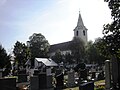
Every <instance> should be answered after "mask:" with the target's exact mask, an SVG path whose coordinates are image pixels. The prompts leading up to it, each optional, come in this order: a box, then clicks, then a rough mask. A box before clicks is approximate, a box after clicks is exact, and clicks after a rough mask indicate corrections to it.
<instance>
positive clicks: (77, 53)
mask: <svg viewBox="0 0 120 90" xmlns="http://www.w3.org/2000/svg"><path fill="white" fill-rule="evenodd" d="M70 49H71V55H72V56H73V59H74V60H75V62H76V63H80V62H83V61H84V59H85V45H84V42H83V41H82V40H81V39H80V38H77V37H74V38H73V40H72V43H71V45H70Z"/></svg>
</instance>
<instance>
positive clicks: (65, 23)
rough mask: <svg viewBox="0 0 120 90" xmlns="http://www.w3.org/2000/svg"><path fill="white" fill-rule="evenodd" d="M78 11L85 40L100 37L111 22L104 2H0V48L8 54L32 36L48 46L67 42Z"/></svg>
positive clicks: (13, 0) (82, 0) (71, 35)
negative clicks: (45, 40) (43, 39)
mask: <svg viewBox="0 0 120 90" xmlns="http://www.w3.org/2000/svg"><path fill="white" fill-rule="evenodd" d="M79 11H80V13H81V16H82V19H83V22H84V25H85V26H86V28H87V29H88V40H92V41H94V40H95V39H96V38H98V37H102V30H103V25H104V24H107V23H109V22H111V15H110V14H111V13H110V10H109V8H108V4H107V3H105V2H104V0H0V44H2V46H3V47H4V48H5V49H6V50H7V51H10V50H11V49H12V48H13V47H14V44H15V43H16V41H20V42H23V43H26V41H28V40H29V37H30V36H31V35H32V34H33V33H41V34H42V35H44V36H45V38H46V39H47V40H48V42H49V43H50V44H56V43H61V42H66V41H70V40H72V38H73V36H74V32H73V29H74V28H75V27H76V25H77V21H78V16H79Z"/></svg>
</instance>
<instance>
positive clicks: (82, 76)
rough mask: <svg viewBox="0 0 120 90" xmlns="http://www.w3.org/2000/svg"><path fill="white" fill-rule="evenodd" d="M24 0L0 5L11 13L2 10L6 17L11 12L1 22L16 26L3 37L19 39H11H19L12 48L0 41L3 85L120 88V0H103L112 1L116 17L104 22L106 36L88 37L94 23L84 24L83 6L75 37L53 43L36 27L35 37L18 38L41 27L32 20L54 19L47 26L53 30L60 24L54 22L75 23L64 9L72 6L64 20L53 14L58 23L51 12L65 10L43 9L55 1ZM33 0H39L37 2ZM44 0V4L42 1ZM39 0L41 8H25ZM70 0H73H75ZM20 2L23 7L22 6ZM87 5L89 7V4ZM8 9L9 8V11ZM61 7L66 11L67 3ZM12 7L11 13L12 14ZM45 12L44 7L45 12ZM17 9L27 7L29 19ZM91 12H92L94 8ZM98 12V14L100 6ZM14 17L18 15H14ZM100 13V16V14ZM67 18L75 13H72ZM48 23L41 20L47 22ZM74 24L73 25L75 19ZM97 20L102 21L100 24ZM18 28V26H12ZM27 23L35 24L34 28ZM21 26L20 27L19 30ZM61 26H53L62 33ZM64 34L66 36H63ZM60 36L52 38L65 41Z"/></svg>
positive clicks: (10, 89) (13, 89) (19, 89)
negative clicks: (27, 38) (5, 47)
mask: <svg viewBox="0 0 120 90" xmlns="http://www.w3.org/2000/svg"><path fill="white" fill-rule="evenodd" d="M23 1H24V0H23ZM23 1H19V2H18V1H17V0H14V2H16V3H13V2H12V3H11V2H10V1H9V0H2V1H0V7H2V8H1V9H0V11H1V10H2V13H4V14H6V15H4V14H1V16H0V17H1V18H2V17H3V16H7V18H6V17H3V18H2V19H3V21H1V23H0V25H1V26H2V28H3V27H4V28H6V29H4V30H7V29H11V30H9V32H10V35H12V36H10V39H9V38H8V36H9V35H6V32H4V34H5V35H4V34H3V35H2V34H1V37H2V39H4V38H5V39H6V41H10V40H11V39H13V41H12V40H11V42H14V40H16V43H15V45H14V48H13V47H12V48H11V49H10V50H8V52H9V53H8V52H6V50H5V49H4V48H3V47H2V44H1V42H0V90H120V1H119V0H103V2H107V3H108V7H109V9H110V12H111V19H112V22H109V23H108V24H104V25H103V31H102V34H103V37H98V38H97V39H95V41H94V42H93V41H88V36H87V35H88V34H87V32H88V29H87V28H86V26H85V25H84V23H83V20H82V16H81V12H80V11H79V15H78V22H77V25H76V27H75V28H74V29H73V32H74V36H73V38H72V39H71V40H69V41H65V42H60V43H57V44H53V45H50V44H49V42H48V40H47V39H46V38H45V36H44V35H42V34H41V33H33V34H32V35H31V36H30V37H29V40H28V41H26V43H23V42H20V41H17V37H18V36H19V38H23V39H25V38H24V37H23V35H24V36H27V34H30V33H32V32H30V31H34V29H37V30H38V28H37V27H36V26H31V25H36V24H37V26H39V24H40V23H39V22H38V21H42V23H43V24H45V27H47V25H48V27H47V28H48V29H47V28H46V29H47V30H50V29H53V28H54V27H53V26H55V27H56V28H57V29H58V30H59V29H61V27H60V28H59V25H60V24H63V27H64V26H67V25H68V26H69V24H65V22H64V19H63V17H64V16H68V17H69V15H64V14H63V13H64V12H66V11H64V12H63V13H62V14H63V17H62V19H61V20H60V23H58V22H57V20H55V19H50V20H53V22H54V23H53V22H51V21H50V22H49V20H47V19H48V17H49V16H52V17H54V15H56V16H55V17H60V16H61V14H58V13H54V15H53V14H52V13H48V12H47V11H42V10H46V9H44V8H42V9H40V8H41V7H42V6H44V4H45V6H49V5H48V4H49V3H50V2H48V1H47V0H43V1H42V0H40V2H38V1H34V0H30V1H29V2H26V3H24V4H23V5H22V3H23ZM31 1H32V2H34V3H32V2H31ZM41 1H42V2H41ZM44 1H45V2H44ZM56 1H59V0H56ZM68 1H73V0H60V2H56V5H58V4H60V5H64V3H65V2H68ZM74 1H75V2H76V1H79V0H74ZM8 2H9V3H10V4H9V3H8ZM30 2H31V4H30ZM37 2H38V3H37ZM43 2H44V4H43V5H41V4H42V3H43ZM46 2H47V3H46ZM1 3H2V4H1ZM6 3H7V4H6ZM19 3H20V4H19ZM28 3H29V4H30V5H29V4H28ZM35 3H37V4H36V5H34V6H37V7H39V6H40V7H39V8H37V9H36V10H39V9H40V13H41V14H40V13H36V12H37V11H36V10H35V11H34V9H32V8H31V7H30V8H29V9H31V10H30V11H29V10H28V9H27V8H26V9H25V10H26V11H24V12H22V10H24V9H23V7H24V6H32V4H35ZM52 3H53V2H51V4H52ZM4 4H6V5H7V6H6V7H5V8H4V7H3V6H4ZM12 4H13V5H12ZM18 4H19V5H20V6H19V5H18ZM27 4H28V5H27ZM39 4H40V5H39ZM69 4H72V3H70V2H69ZM76 4H77V3H76ZM86 4H87V3H86ZM9 5H10V7H9ZM17 5H18V7H16V6H17ZM52 5H54V4H52ZM21 6H22V7H21ZM73 6H75V5H73ZM84 6H85V8H86V6H87V5H84ZM13 7H14V9H13ZM51 7H52V11H56V10H53V9H54V8H53V6H49V8H51ZM54 7H56V6H54ZM57 7H59V6H57ZM57 7H56V8H57ZM76 7H77V6H76ZM8 8H10V9H8ZM16 8H17V9H16ZM18 8H19V9H18ZM20 8H21V9H20ZM63 8H64V7H63ZM73 8H74V7H73ZM88 8H89V7H88ZM4 9H8V10H7V11H6V10H5V11H4ZM12 9H13V10H12ZM94 9H96V8H94ZM49 10H50V9H49ZM49 10H48V11H49ZM71 10H72V9H71ZM71 10H70V11H69V10H68V12H71ZM3 11H4V12H3ZM19 11H20V12H19ZM27 11H29V12H27ZM33 11H34V12H35V14H34V15H36V14H39V15H41V16H42V18H41V16H39V15H37V16H39V18H38V17H36V16H32V13H33ZM50 11H51V10H50ZM57 11H59V13H61V12H60V11H62V8H61V9H57ZM83 11H84V10H83ZM83 11H82V12H83ZM93 11H94V10H93ZM96 11H98V10H96ZM101 11H102V10H101ZM8 12H9V13H10V15H9V13H8ZM42 12H44V14H43V15H42ZM46 12H47V13H46ZM68 12H67V13H68ZM11 13H12V14H11ZM16 13H18V14H20V15H22V14H23V13H27V14H23V15H25V16H23V18H24V19H25V18H26V19H27V21H26V20H24V19H23V18H21V17H20V16H18V14H16ZM90 13H92V12H91V11H90ZM94 13H95V14H96V12H94ZM28 14H29V15H28ZM69 14H70V13H69ZM8 15H9V16H8ZM13 15H16V16H13ZM100 15H101V14H100ZM11 16H12V17H11ZM70 16H72V14H70ZM88 16H89V15H88ZM101 16H102V15H101ZM13 17H14V20H12V19H13ZM43 17H45V18H43ZM10 18H11V19H10ZM40 18H41V19H42V20H41V19H40ZM90 18H91V17H90ZM94 18H95V19H96V17H94ZM94 18H91V20H90V23H91V24H95V23H97V22H100V21H99V20H97V22H96V21H94ZM9 19H10V20H9ZM29 19H30V20H29ZM34 19H36V20H35V21H36V22H37V23H35V22H34ZM43 19H45V20H43ZM97 19H99V18H97ZM11 20H12V21H11ZM16 20H18V21H16ZM19 20H21V21H19ZM22 20H23V21H22ZM31 20H32V21H31ZM66 20H69V19H68V18H66ZM70 20H72V19H70ZM70 20H69V21H70ZM101 20H102V19H101ZM9 21H10V22H9ZM44 21H45V22H44ZM46 21H48V22H49V23H50V24H48V23H47V22H46ZM58 21H59V20H58ZM88 21H89V19H88ZM91 21H93V22H91ZM61 22H64V23H61ZM67 22H68V21H67ZM70 22H73V21H70ZM94 22H95V23H94ZM27 23H28V24H27ZM30 23H31V24H30ZM42 23H41V24H40V25H43V24H42ZM18 24H21V25H18ZM70 25H72V23H71V24H70ZM19 26H22V27H19ZM49 26H50V27H49ZM90 26H91V25H90ZM94 26H97V24H96V25H94ZM13 27H14V28H13ZM18 27H19V29H21V31H22V34H21V35H18V34H19V33H20V32H21V31H20V30H19V29H18ZM34 27H36V28H34ZM97 27H99V26H97ZM2 28H1V31H0V33H3V31H4V30H2ZM22 28H24V29H25V30H26V31H25V30H24V29H23V30H22ZM12 29H13V31H15V32H12ZM14 29H16V30H14ZM27 29H30V31H29V30H27ZM32 29H33V30H32ZM39 29H42V28H41V26H40V27H39ZM62 29H63V28H62ZM65 29H66V28H65ZM95 29H96V28H95ZM17 30H18V31H19V32H17ZM43 30H44V29H43ZM43 30H41V31H43ZM7 31H8V30H7ZM23 31H25V32H23ZM41 31H40V32H41ZM56 31H57V30H56ZM56 31H53V32H54V34H56ZM9 32H8V33H9ZM37 32H39V31H37ZM61 32H62V34H63V35H64V34H65V31H64V32H63V31H61ZM66 32H67V31H66ZM90 32H91V31H90ZM23 33H25V34H23ZM50 34H51V35H50ZM62 34H61V35H60V36H62ZM14 35H16V36H14ZM68 35H69V32H67V33H66V36H68ZM95 35H96V33H95V32H94V33H93V36H95ZM13 36H14V37H13ZM48 36H50V37H52V36H53V34H52V31H51V32H49V34H48ZM55 36H56V37H54V38H52V41H59V40H58V39H60V38H61V37H60V38H58V37H57V34H56V35H55ZM0 39H1V38H0ZM8 39H9V40H8ZM62 39H63V40H64V39H66V37H64V38H63V36H62ZM66 40H67V39H66ZM3 41H5V40H3ZM6 41H5V42H6ZM8 45H9V44H8Z"/></svg>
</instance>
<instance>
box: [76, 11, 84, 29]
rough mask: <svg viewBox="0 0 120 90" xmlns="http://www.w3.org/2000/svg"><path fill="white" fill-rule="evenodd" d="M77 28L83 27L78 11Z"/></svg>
mask: <svg viewBox="0 0 120 90" xmlns="http://www.w3.org/2000/svg"><path fill="white" fill-rule="evenodd" d="M77 26H80V27H83V26H84V24H83V20H82V17H81V14H80V11H79V17H78V22H77Z"/></svg>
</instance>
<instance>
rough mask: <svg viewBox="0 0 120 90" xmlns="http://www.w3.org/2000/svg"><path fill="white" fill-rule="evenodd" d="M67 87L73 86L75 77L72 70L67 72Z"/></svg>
mask: <svg viewBox="0 0 120 90" xmlns="http://www.w3.org/2000/svg"><path fill="white" fill-rule="evenodd" d="M67 85H68V87H74V86H75V77H74V71H73V70H71V71H69V72H68V82H67Z"/></svg>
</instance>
